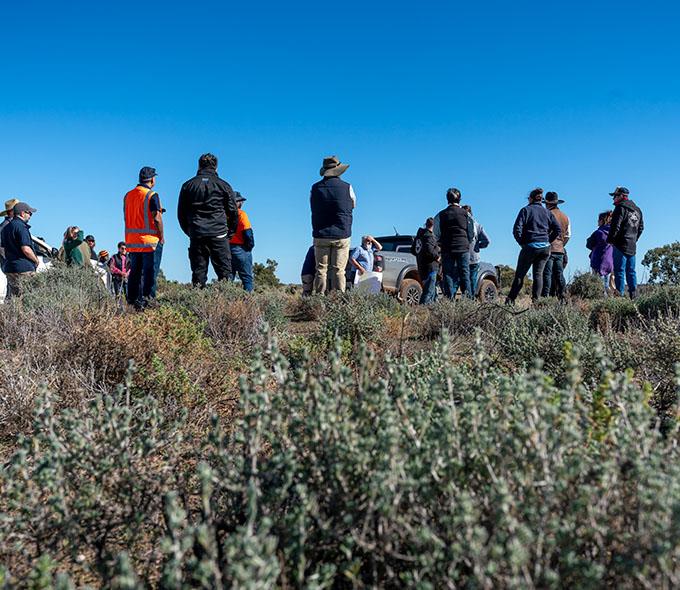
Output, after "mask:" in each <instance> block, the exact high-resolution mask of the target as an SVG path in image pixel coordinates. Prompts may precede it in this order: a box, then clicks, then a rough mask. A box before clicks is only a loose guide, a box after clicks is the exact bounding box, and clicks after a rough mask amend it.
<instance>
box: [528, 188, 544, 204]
mask: <svg viewBox="0 0 680 590" xmlns="http://www.w3.org/2000/svg"><path fill="white" fill-rule="evenodd" d="M529 198H530V199H531V200H532V201H542V200H543V189H542V188H535V189H534V190H532V191H531V192H530V193H529Z"/></svg>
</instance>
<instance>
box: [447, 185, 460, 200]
mask: <svg viewBox="0 0 680 590" xmlns="http://www.w3.org/2000/svg"><path fill="white" fill-rule="evenodd" d="M446 200H447V201H448V202H449V203H460V191H459V190H458V189H457V188H450V189H449V190H447V191H446Z"/></svg>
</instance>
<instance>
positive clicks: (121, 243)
mask: <svg viewBox="0 0 680 590" xmlns="http://www.w3.org/2000/svg"><path fill="white" fill-rule="evenodd" d="M121 246H125V242H118V246H117V248H120V247H121Z"/></svg>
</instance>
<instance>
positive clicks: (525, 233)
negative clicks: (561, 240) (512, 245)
mask: <svg viewBox="0 0 680 590" xmlns="http://www.w3.org/2000/svg"><path fill="white" fill-rule="evenodd" d="M561 233H562V226H561V225H560V224H559V222H558V221H557V219H556V218H555V216H554V215H553V213H552V211H549V210H548V209H546V208H545V207H544V206H543V205H541V203H538V202H534V203H529V204H528V205H527V206H526V207H522V208H521V209H520V210H519V213H518V214H517V219H515V225H514V226H513V228H512V235H513V236H514V238H515V240H516V241H517V243H518V244H519V245H520V246H526V245H527V244H532V243H536V242H549V243H551V244H552V243H553V242H554V241H555V240H556V239H557V237H558V236H559V235H560V234H561Z"/></svg>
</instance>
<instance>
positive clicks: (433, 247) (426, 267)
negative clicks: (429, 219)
mask: <svg viewBox="0 0 680 590" xmlns="http://www.w3.org/2000/svg"><path fill="white" fill-rule="evenodd" d="M411 254H413V255H414V256H415V257H416V260H417V261H418V274H419V275H420V280H421V281H424V280H425V279H427V277H428V276H430V274H431V273H433V272H436V271H437V270H438V269H439V263H438V262H437V258H439V248H438V247H437V240H436V239H435V237H434V234H433V233H432V232H431V231H430V230H429V229H425V228H423V227H421V228H419V229H418V233H417V234H416V239H415V240H413V245H412V246H411Z"/></svg>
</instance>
